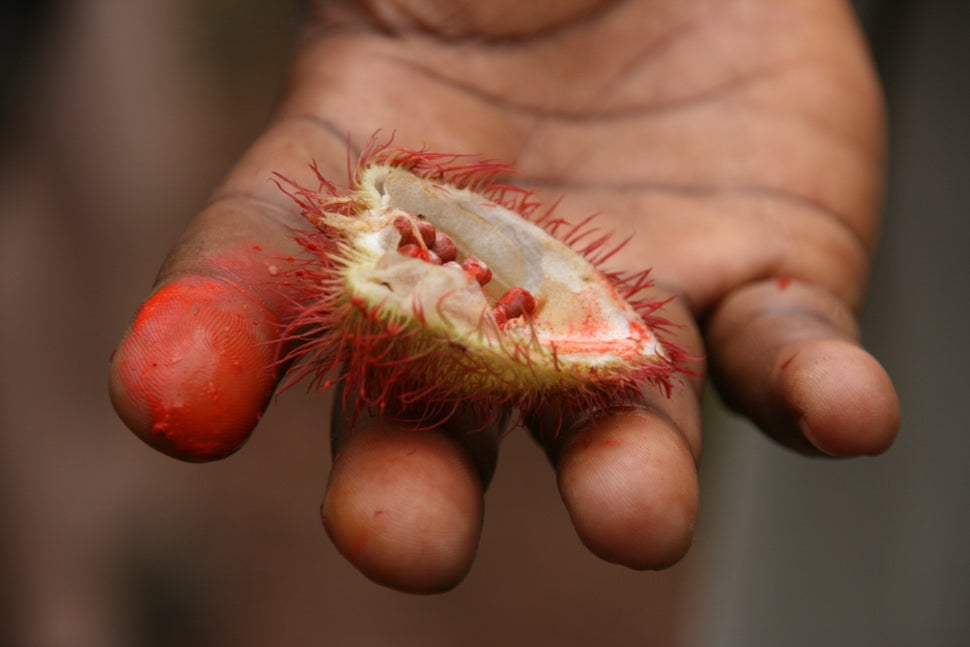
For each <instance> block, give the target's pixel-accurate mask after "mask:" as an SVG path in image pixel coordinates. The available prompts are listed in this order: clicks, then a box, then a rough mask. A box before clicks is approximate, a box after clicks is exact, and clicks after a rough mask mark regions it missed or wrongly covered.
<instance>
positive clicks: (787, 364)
mask: <svg viewBox="0 0 970 647" xmlns="http://www.w3.org/2000/svg"><path fill="white" fill-rule="evenodd" d="M796 357H798V353H795V354H794V355H792V356H791V357H789V358H788V359H786V360H785V361H784V362H782V364H781V367H780V368H781V370H783V371H784V370H785V369H786V368H788V366H789V365H790V364H791V363H792V362H793V361H794V360H795V358H796Z"/></svg>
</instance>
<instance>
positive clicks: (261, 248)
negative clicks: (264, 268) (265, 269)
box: [253, 244, 263, 252]
mask: <svg viewBox="0 0 970 647" xmlns="http://www.w3.org/2000/svg"><path fill="white" fill-rule="evenodd" d="M253 250H254V251H257V252H261V251H263V246H262V245H258V244H253Z"/></svg>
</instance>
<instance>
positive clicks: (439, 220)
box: [279, 140, 686, 423]
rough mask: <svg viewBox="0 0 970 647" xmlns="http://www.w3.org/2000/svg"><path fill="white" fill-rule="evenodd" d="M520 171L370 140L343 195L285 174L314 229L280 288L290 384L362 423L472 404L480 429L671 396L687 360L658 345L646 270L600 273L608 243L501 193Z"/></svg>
mask: <svg viewBox="0 0 970 647" xmlns="http://www.w3.org/2000/svg"><path fill="white" fill-rule="evenodd" d="M314 170H316V169H315V167H314ZM511 172H512V169H511V168H510V167H509V166H507V165H504V164H498V163H493V162H490V161H481V160H478V159H476V158H471V157H467V156H461V155H450V154H440V153H432V152H428V151H424V150H421V151H415V150H404V149H395V148H390V147H389V146H387V145H386V144H385V145H379V144H375V143H374V142H373V140H372V142H371V144H369V145H368V147H367V149H366V150H365V151H364V153H363V154H362V156H361V158H360V160H359V161H358V162H357V164H356V168H354V169H352V172H351V178H352V184H353V186H352V187H351V188H350V189H349V191H347V192H346V193H341V192H339V191H338V190H337V189H336V187H335V186H334V185H333V184H332V183H331V182H330V181H328V180H326V179H324V178H323V177H322V176H320V174H319V172H317V179H318V181H319V186H318V187H317V188H315V189H309V188H304V187H301V186H299V185H298V184H296V183H294V182H292V181H291V180H288V179H286V178H283V177H280V178H279V180H280V185H281V186H282V187H283V188H284V189H285V190H286V191H287V192H288V193H289V194H290V195H291V196H292V197H293V199H294V200H296V201H297V203H298V204H299V205H300V207H301V209H302V211H303V214H304V216H305V217H306V219H307V220H308V221H309V223H310V224H311V225H313V229H312V230H310V231H307V232H300V233H299V234H297V236H296V238H297V241H298V242H299V243H300V244H301V245H302V247H303V248H304V249H305V250H306V251H307V252H308V259H309V260H306V261H303V262H302V264H301V263H300V262H298V264H297V265H296V266H294V269H293V270H292V271H291V272H290V273H289V275H288V277H287V279H286V280H287V281H288V282H289V283H290V286H291V287H295V288H297V289H296V294H297V295H298V303H297V306H296V316H295V318H294V319H293V321H292V323H291V324H290V326H289V327H288V328H287V330H286V331H285V333H284V338H285V341H287V342H288V343H289V344H290V348H291V349H292V350H291V351H290V352H289V354H288V355H287V357H286V361H287V362H292V363H293V366H294V368H292V369H291V374H290V381H291V382H294V381H297V380H299V379H301V378H303V377H306V376H312V384H314V385H316V386H318V387H320V388H327V387H329V386H331V385H332V384H334V383H337V382H342V383H343V386H344V404H345V406H348V407H350V409H351V412H350V413H351V414H352V415H354V416H358V415H360V414H361V413H362V412H363V411H365V410H367V411H370V412H373V413H377V414H384V415H394V416H396V415H402V414H403V415H405V416H406V417H408V418H409V419H412V420H413V419H415V418H417V419H418V420H423V421H428V422H430V423H433V422H438V421H441V420H442V419H444V418H446V417H447V416H448V415H450V414H451V413H453V412H454V411H455V410H456V409H457V408H458V407H459V406H463V405H466V404H467V405H472V406H474V407H477V408H478V409H479V410H480V411H481V412H482V413H483V414H485V417H486V419H487V417H488V415H489V414H492V413H495V412H497V411H498V410H499V409H500V408H503V407H508V406H518V407H519V408H520V409H523V410H529V409H531V408H534V407H537V406H539V405H541V404H543V403H544V402H547V401H548V402H554V403H556V404H557V406H558V408H559V409H560V410H561V411H570V410H574V411H575V410H580V409H582V410H588V409H591V408H599V407H605V406H609V405H610V404H616V403H622V402H625V401H630V400H635V399H636V396H637V394H639V393H640V389H641V388H642V387H643V385H644V383H652V384H654V385H657V386H659V387H660V388H662V389H664V390H666V391H667V392H668V393H669V390H670V388H671V385H672V382H673V381H674V380H675V379H676V374H677V373H678V372H679V371H681V370H683V362H684V361H685V359H686V356H685V354H684V352H683V351H681V350H680V349H679V348H677V347H676V346H674V345H673V344H671V343H669V342H668V341H666V340H665V339H663V338H662V337H661V336H658V333H662V331H663V329H664V328H665V327H666V326H668V325H669V324H668V322H667V321H665V320H664V319H662V318H660V317H659V316H657V314H656V310H657V309H658V308H659V307H660V306H661V305H663V304H662V303H661V302H656V301H651V300H650V299H649V298H648V297H645V296H644V294H645V292H646V291H647V290H648V288H649V287H650V281H649V279H648V276H647V274H648V273H647V271H642V272H636V273H628V274H624V273H610V272H605V271H603V270H601V269H600V267H601V266H602V263H603V262H604V261H606V260H607V259H608V258H609V257H610V256H611V255H612V254H613V253H615V252H616V250H617V249H618V247H610V246H609V235H602V234H599V232H598V230H597V229H596V228H595V227H593V226H592V224H591V219H587V220H586V221H584V222H582V223H579V224H578V225H571V224H569V223H567V222H566V221H564V220H563V219H561V218H558V217H555V216H554V215H553V210H552V208H546V207H543V206H542V205H541V204H540V203H539V202H538V201H537V200H535V199H534V196H533V194H532V193H531V192H528V191H525V190H522V189H518V188H515V187H510V186H508V185H505V184H499V183H497V182H496V180H497V178H499V177H500V176H503V175H507V174H509V173H511ZM351 402H352V403H353V404H351Z"/></svg>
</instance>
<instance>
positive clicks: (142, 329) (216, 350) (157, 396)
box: [109, 276, 277, 462]
mask: <svg viewBox="0 0 970 647" xmlns="http://www.w3.org/2000/svg"><path fill="white" fill-rule="evenodd" d="M273 321H274V319H273V316H272V315H271V313H270V312H269V311H268V310H267V309H266V308H264V307H263V306H261V305H259V304H258V303H257V302H256V301H254V300H253V299H252V298H251V297H249V296H248V295H246V294H245V293H244V292H242V291H241V290H239V289H238V288H235V287H233V286H230V285H228V284H226V283H224V282H221V281H218V280H215V279H212V278H206V277H199V276H184V277H181V278H178V279H176V280H175V281H173V282H171V283H168V284H166V285H164V286H163V287H161V288H160V289H158V290H157V291H156V292H155V293H154V294H153V295H152V296H151V297H150V298H149V299H148V300H147V301H146V302H145V303H144V304H143V305H142V307H141V309H140V310H139V312H138V314H137V315H136V317H135V320H134V322H133V323H132V326H131V328H130V330H129V331H128V333H127V334H126V335H125V337H124V338H123V340H122V342H121V344H120V345H119V347H118V348H117V350H116V351H115V352H114V353H113V354H112V358H111V369H110V382H109V385H110V394H111V400H112V403H113V405H114V407H115V409H116V411H117V412H118V414H119V416H120V417H121V419H122V420H123V421H124V422H125V424H126V425H127V426H128V427H129V428H130V429H131V430H132V431H133V432H134V433H135V435H137V436H138V437H139V438H141V439H142V440H143V441H145V442H146V443H147V444H149V445H151V446H152V447H154V448H155V449H158V450H159V451H162V452H164V453H166V454H168V455H170V456H173V457H176V458H180V459H182V460H186V461H192V462H200V461H208V460H214V459H218V458H223V457H225V456H227V455H229V454H231V453H233V452H234V451H235V450H236V449H238V448H239V447H240V446H241V445H242V444H243V443H244V442H245V440H246V439H247V438H248V437H249V434H250V432H251V431H252V430H253V428H254V427H255V426H256V423H257V422H258V421H259V418H260V417H261V415H262V412H263V410H264V408H265V407H266V405H267V403H268V402H269V398H270V397H271V395H272V393H273V389H274V388H275V384H276V379H277V374H276V369H275V368H274V362H275V360H276V345H275V344H273V343H270V342H271V340H272V335H273Z"/></svg>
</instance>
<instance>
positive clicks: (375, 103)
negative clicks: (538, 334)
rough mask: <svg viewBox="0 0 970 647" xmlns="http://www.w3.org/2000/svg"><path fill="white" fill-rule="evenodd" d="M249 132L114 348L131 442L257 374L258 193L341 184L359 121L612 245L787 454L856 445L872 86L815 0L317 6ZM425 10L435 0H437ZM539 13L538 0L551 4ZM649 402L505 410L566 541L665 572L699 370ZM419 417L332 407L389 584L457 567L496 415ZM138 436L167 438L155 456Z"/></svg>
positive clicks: (338, 508)
mask: <svg viewBox="0 0 970 647" xmlns="http://www.w3.org/2000/svg"><path fill="white" fill-rule="evenodd" d="M318 5H319V6H315V5H314V6H313V7H311V8H314V7H315V9H316V10H315V11H311V12H310V15H309V16H308V25H307V28H306V29H305V31H304V32H303V34H302V39H301V42H300V45H299V49H298V55H297V57H296V60H295V64H294V67H293V72H292V77H291V79H290V84H289V87H288V91H287V93H286V96H285V98H284V100H283V101H282V103H281V105H280V108H279V111H278V113H277V114H276V116H275V118H274V120H273V123H272V124H271V125H270V127H269V128H268V129H267V131H266V132H265V133H264V134H263V135H262V136H261V137H260V138H259V139H258V140H257V141H256V142H255V143H254V144H253V146H252V147H251V148H250V150H249V151H248V152H247V153H246V154H245V155H244V156H243V158H242V159H241V160H240V161H239V163H238V164H237V165H236V167H235V168H234V169H233V170H232V172H231V173H230V174H229V175H228V177H227V178H226V180H225V181H224V182H223V183H222V185H221V186H219V187H218V188H217V190H216V191H215V193H214V197H213V199H212V201H211V203H210V204H209V205H208V206H207V207H206V208H205V210H204V211H203V212H202V213H201V214H200V215H199V216H198V218H197V219H196V220H195V221H194V222H193V224H192V225H191V226H190V227H189V229H188V231H187V232H186V234H185V236H184V237H183V239H182V240H181V242H180V243H179V245H178V247H177V248H176V249H175V250H174V251H173V252H172V254H171V255H170V257H169V258H168V260H167V261H166V262H165V264H164V266H163V268H162V271H161V273H160V275H159V279H158V284H157V286H156V288H155V291H154V293H153V296H152V297H151V298H150V299H149V300H148V301H147V302H146V304H145V305H144V306H143V307H142V310H141V311H140V312H139V314H138V316H137V317H136V319H135V321H134V323H133V325H132V328H131V329H130V330H129V332H128V333H127V335H126V337H125V339H124V340H123V341H122V343H121V345H120V346H119V349H118V351H117V352H116V353H115V356H114V358H113V362H112V381H111V388H112V396H113V400H114V402H115V406H116V408H117V409H118V411H119V414H120V415H121V417H122V418H123V419H124V420H125V422H126V423H127V424H128V425H129V426H130V427H131V428H132V429H134V430H135V431H136V432H137V433H138V434H139V435H140V436H142V437H143V438H151V439H153V443H154V444H156V445H163V448H164V449H166V450H168V451H169V452H170V453H173V454H175V455H180V456H181V457H183V458H188V459H193V458H202V457H218V456H221V455H224V454H226V453H229V452H231V451H232V450H233V449H234V448H235V447H236V446H238V444H240V443H241V442H242V441H243V440H244V439H245V437H246V436H247V435H248V433H249V432H250V431H251V430H252V428H253V427H254V426H255V425H256V422H257V420H258V418H259V415H260V413H261V412H262V410H263V409H264V407H265V406H266V405H267V403H268V401H269V398H270V396H271V394H272V392H273V389H274V388H275V386H276V383H277V380H278V379H279V377H280V376H279V374H278V371H276V370H275V369H273V368H272V366H273V361H274V359H275V357H276V356H277V355H276V354H277V352H278V350H279V349H278V348H277V347H276V346H274V345H273V344H272V343H270V342H271V341H272V340H273V339H274V338H275V335H277V334H278V326H279V325H280V324H281V323H284V322H285V319H286V316H287V315H286V300H285V298H283V297H282V296H281V295H280V294H278V293H277V292H275V291H274V290H273V289H271V288H270V287H269V282H268V281H267V277H268V276H270V274H271V273H272V272H273V271H274V265H275V264H276V263H278V259H280V258H282V257H286V256H288V255H291V254H296V253H298V252H297V251H296V249H295V247H294V244H293V243H292V241H291V239H290V235H289V231H288V228H290V227H293V226H298V227H299V226H301V220H300V217H299V214H298V213H297V211H296V209H295V208H294V205H293V204H292V203H291V202H290V201H289V199H288V198H287V197H286V196H284V195H283V194H282V193H281V192H279V191H278V190H277V189H276V187H274V186H273V185H272V184H271V183H270V182H269V181H268V179H269V178H270V177H271V176H272V174H273V172H275V171H279V172H281V173H283V174H284V175H287V176H289V177H291V178H295V179H297V180H301V179H302V180H306V181H308V182H309V181H310V180H311V177H310V176H309V174H308V171H307V164H308V163H309V162H310V161H311V160H316V161H317V163H318V164H319V166H320V168H321V170H322V172H323V174H324V175H325V176H327V177H330V178H333V179H338V180H339V179H340V178H343V177H345V175H346V171H345V158H346V150H345V149H346V135H347V133H351V134H352V141H353V142H354V145H356V146H359V145H360V144H361V143H362V141H363V140H364V139H366V138H367V137H368V136H369V135H370V134H372V133H373V132H375V131H376V130H378V129H383V130H384V131H385V132H391V131H393V132H395V133H396V139H395V144H396V145H401V146H410V147H421V146H423V145H426V146H427V147H429V148H430V149H432V150H439V151H449V152H474V153H481V154H483V155H486V156H488V157H494V158H498V159H503V160H509V161H513V162H515V164H516V166H517V168H518V169H519V170H520V171H521V176H520V177H519V178H517V180H516V181H517V182H518V183H520V184H522V185H524V186H529V187H534V188H538V189H539V190H540V191H541V192H543V193H546V194H548V195H549V196H552V197H555V196H557V195H563V196H565V198H566V199H565V201H564V203H563V205H562V206H561V207H560V208H561V209H562V210H563V212H564V215H567V216H570V215H571V216H573V217H576V216H584V215H587V214H589V213H594V212H598V213H602V214H603V216H602V221H601V222H602V224H603V226H608V227H613V228H615V230H616V231H617V232H618V234H620V235H625V234H626V233H627V232H634V233H635V237H634V238H633V240H632V242H631V243H630V244H628V245H627V246H626V247H625V248H624V250H623V252H622V254H621V255H618V256H617V257H616V258H615V259H614V262H615V264H616V266H617V267H619V268H625V269H641V268H642V265H643V263H644V262H645V260H646V262H648V263H649V264H650V265H652V266H653V267H654V274H653V276H654V278H655V279H656V281H657V286H658V287H657V293H658V297H663V296H664V295H674V296H676V297H677V298H676V300H674V301H673V302H671V303H670V304H669V305H668V306H666V310H665V313H664V314H665V316H667V317H668V318H670V319H672V320H674V321H675V322H676V323H678V324H679V325H680V326H681V327H680V328H679V329H678V330H677V331H676V337H677V340H676V341H678V343H680V344H681V345H682V346H684V347H685V348H686V349H687V350H688V351H689V352H691V353H692V354H693V355H694V356H697V357H703V356H705V355H706V358H707V363H709V366H710V369H711V373H712V375H713V377H714V380H715V382H716V384H717V386H718V388H719V390H720V393H721V394H722V396H723V397H724V398H725V400H726V401H727V402H728V403H729V404H731V405H732V406H733V407H735V408H736V409H737V410H738V411H740V412H742V413H744V414H745V415H747V416H749V417H751V418H752V419H753V420H754V421H755V422H756V423H757V424H758V425H759V426H760V427H761V428H762V429H764V430H765V431H766V432H767V433H768V434H770V435H771V436H772V437H774V438H776V439H777V440H778V441H779V442H781V443H784V444H785V445H788V446H789V447H792V448H794V449H796V450H798V451H801V452H805V453H808V454H827V455H833V456H853V455H861V454H872V453H878V452H881V451H883V450H885V449H886V448H887V447H888V446H889V445H890V444H891V442H892V440H893V438H894V435H895V432H896V427H897V424H898V405H897V402H896V396H895V393H894V391H893V387H892V384H891V382H890V381H889V378H888V377H887V376H886V374H885V372H884V371H883V369H882V368H881V367H880V365H879V364H878V363H877V362H876V360H874V359H873V358H872V357H871V356H870V355H868V354H867V353H866V352H865V351H864V350H862V349H861V348H860V346H859V344H858V331H857V324H856V318H855V314H854V313H855V309H856V308H857V307H858V305H859V301H860V299H861V298H862V295H863V290H864V286H865V283H866V275H867V271H868V265H869V260H870V256H871V253H872V249H873V245H874V241H875V238H876V233H877V231H876V230H877V211H878V208H879V204H878V203H879V197H880V190H881V186H880V182H881V177H882V156H883V150H882V146H883V141H882V130H883V120H882V119H883V117H882V112H881V110H882V106H881V99H880V94H879V90H878V87H877V84H876V81H875V79H874V76H873V73H872V70H871V69H870V66H869V63H868V61H867V59H866V56H865V53H864V49H863V45H862V42H861V40H860V35H859V33H858V32H857V30H856V26H855V24H854V22H853V17H852V15H851V11H850V8H849V7H848V4H847V3H845V2H841V1H837V0H816V1H814V2H798V1H796V0H786V1H785V2H776V3H759V4H757V5H751V4H750V3H744V2H731V1H724V0H718V1H716V2H714V1H712V2H691V3H684V2H678V1H676V0H653V1H646V0H643V1H639V0H627V1H625V2H597V1H596V0H572V1H570V2H560V3H531V4H530V3H519V2H517V3H513V2H511V1H505V0H503V1H496V2H491V3H482V2H478V3H472V2H468V3H465V2H460V3H435V2H427V1H425V2H421V1H418V0H414V1H412V2H379V1H377V0H373V1H371V2H361V3H350V2H320V3H318ZM439 5H440V6H439ZM553 7H554V8H553ZM691 368H692V369H693V370H694V371H695V372H696V375H695V376H693V377H690V378H687V379H686V380H685V383H684V385H683V386H682V388H680V389H677V390H675V392H674V393H673V395H672V396H671V397H670V398H666V397H664V396H663V395H662V394H659V393H656V392H654V391H650V390H645V391H644V396H643V402H642V404H641V406H638V407H635V408H629V407H628V408H623V409H617V410H615V411H612V412H609V411H607V412H597V413H596V415H593V416H590V417H589V418H588V419H582V420H570V421H567V425H566V426H565V430H564V431H563V432H562V433H560V434H558V435H557V436H552V435H550V434H546V433H542V431H543V429H544V428H545V427H546V426H547V425H545V424H544V422H543V421H544V420H546V418H547V417H549V416H550V415H555V414H554V412H548V411H531V412H525V418H526V421H527V423H528V424H529V426H530V428H531V429H532V430H533V432H534V434H535V436H536V437H537V439H539V441H540V442H541V443H542V444H543V446H544V448H545V449H546V451H547V453H548V455H549V456H550V458H551V460H552V461H553V463H554V465H555V467H556V470H557V473H558V480H559V487H560V491H561V493H562V497H563V500H564V502H565V504H566V507H567V509H568V511H569V514H570V516H571V518H572V520H573V522H574V524H575V527H576V529H577V531H578V533H579V535H580V537H581V539H582V540H583V542H584V543H585V544H586V545H587V546H588V547H589V548H590V549H591V550H592V551H593V552H594V553H596V554H597V555H599V556H601V557H602V558H604V559H606V560H609V561H612V562H617V563H620V564H625V565H627V566H630V567H633V568H658V567H663V566H666V565H669V564H672V563H674V562H675V561H677V560H678V559H679V558H680V557H681V556H682V555H683V554H684V553H685V552H686V550H687V548H688V547H689V545H690V541H691V536H692V529H693V525H694V520H695V515H696V509H697V496H698V495H697V490H698V488H697V476H696V469H695V463H696V461H697V459H698V457H699V454H700V446H701V438H700V426H701V413H700V404H699V396H700V391H701V388H702V384H703V379H704V373H705V362H701V361H699V362H697V363H695V364H694V365H693V366H692V367H691ZM445 427H446V428H445V429H443V430H441V433H439V432H432V431H426V432H425V431H413V430H408V429H404V428H402V427H401V426H398V425H392V424H389V423H387V422H384V421H379V420H365V421H362V422H360V423H359V424H358V426H357V427H356V428H355V429H354V430H353V433H350V432H349V430H348V425H347V423H346V421H345V420H344V419H343V417H342V416H341V415H340V412H339V411H337V412H336V413H335V416H334V424H333V434H334V449H335V458H334V465H333V471H332V473H331V476H330V480H329V484H328V490H327V494H326V498H325V501H324V506H323V513H324V521H325V525H326V528H327V530H328V532H329V533H330V535H331V537H332V538H333V540H334V542H335V544H336V545H337V547H338V549H339V550H340V551H341V552H342V553H343V554H344V555H345V556H346V557H347V558H348V559H350V560H351V561H352V562H353V563H354V564H355V565H356V566H357V567H358V568H359V569H361V570H362V571H363V572H364V573H365V574H366V575H367V576H368V577H371V578H372V579H374V580H376V581H378V582H381V583H383V584H386V585H389V586H392V587H396V588H400V589H403V590H410V591H440V590H445V589H447V588H449V587H451V586H453V585H455V584H456V583H457V582H458V581H460V580H461V578H462V577H463V576H464V574H465V573H466V572H467V570H468V568H469V567H470V565H471V561H472V558H473V556H474V551H475V546H476V544H477V541H478V536H479V532H480V529H481V523H482V511H483V491H484V488H485V486H486V485H487V482H488V480H489V477H490V475H491V473H492V470H493V467H494V463H495V456H496V453H497V444H498V437H499V430H497V429H496V430H492V431H490V432H489V433H477V434H467V433H462V431H463V425H462V424H460V422H459V421H457V420H452V421H451V422H449V423H448V424H446V425H445ZM166 437H174V438H181V439H182V442H179V443H169V444H168V445H167V446H164V445H165V441H164V440H163V439H164V438H166Z"/></svg>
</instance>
